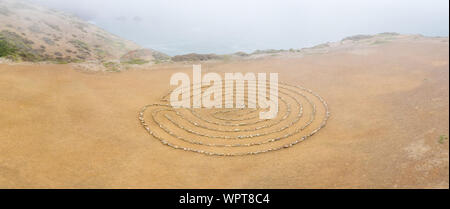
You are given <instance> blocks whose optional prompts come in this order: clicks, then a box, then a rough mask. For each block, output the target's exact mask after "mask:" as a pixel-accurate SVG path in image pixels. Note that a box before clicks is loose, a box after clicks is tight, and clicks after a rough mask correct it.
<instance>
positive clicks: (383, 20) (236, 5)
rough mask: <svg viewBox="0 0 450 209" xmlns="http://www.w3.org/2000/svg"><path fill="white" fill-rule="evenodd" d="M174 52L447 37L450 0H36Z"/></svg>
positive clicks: (220, 52) (144, 43) (125, 35)
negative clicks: (388, 35) (371, 37)
mask: <svg viewBox="0 0 450 209" xmlns="http://www.w3.org/2000/svg"><path fill="white" fill-rule="evenodd" d="M32 1H35V2H39V3H41V4H44V5H46V6H48V7H51V8H54V9H59V10H64V11H66V12H70V13H72V14H75V15H77V16H79V17H81V18H82V19H84V20H87V21H89V22H91V23H93V24H96V25H98V26H100V27H102V28H104V29H106V30H107V31H110V32H112V33H114V34H116V35H119V36H121V37H124V38H126V39H129V40H132V41H134V42H136V43H138V44H139V45H141V46H143V47H148V48H153V49H156V50H159V51H162V52H165V53H167V54H170V55H176V54H185V53H191V52H196V53H218V54H224V53H233V52H237V51H245V52H252V51H254V50H256V49H289V48H303V47H310V46H313V45H316V44H320V43H324V42H328V41H338V40H340V39H342V38H344V37H346V36H350V35H356V34H375V33H381V32H398V33H405V34H423V35H427V36H448V33H449V26H448V24H449V13H448V10H449V2H448V0H370V1H369V0H339V1H336V0H320V1H313V0H310V1H292V0H285V1H283V0H221V1H219V0H64V1H62V0H32Z"/></svg>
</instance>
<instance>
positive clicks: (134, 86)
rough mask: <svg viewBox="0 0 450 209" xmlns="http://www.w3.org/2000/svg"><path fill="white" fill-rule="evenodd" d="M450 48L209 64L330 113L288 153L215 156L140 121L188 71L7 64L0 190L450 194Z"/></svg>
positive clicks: (0, 67)
mask: <svg viewBox="0 0 450 209" xmlns="http://www.w3.org/2000/svg"><path fill="white" fill-rule="evenodd" d="M448 50H449V45H448V39H447V41H428V42H427V41H424V42H411V43H407V42H393V43H388V44H382V45H379V46H376V47H369V48H364V49H355V50H343V51H336V52H333V53H326V54H316V55H309V56H302V57H296V56H292V57H289V56H281V57H269V58H264V59H259V60H247V61H233V62H225V63H204V64H203V69H204V71H214V72H230V71H241V72H246V71H248V72H278V73H279V75H280V81H284V82H287V83H291V84H298V85H302V86H305V87H307V88H310V89H312V90H314V91H315V92H317V93H318V94H320V95H321V96H322V97H323V98H325V99H326V101H327V102H328V105H329V107H330V111H331V113H332V115H331V118H330V120H329V121H328V124H327V126H326V127H325V128H323V129H322V130H320V132H318V133H317V134H316V135H314V136H313V137H311V138H310V139H308V140H306V141H304V142H302V143H300V144H298V145H295V146H294V147H292V148H289V149H283V150H281V151H275V152H270V153H265V154H259V155H252V156H240V157H220V156H206V155H202V154H197V153H191V152H185V151H182V150H175V149H173V148H170V147H168V146H164V145H162V144H161V143H160V142H159V141H158V140H157V139H155V138H153V137H151V136H150V135H149V134H148V133H147V132H145V130H144V129H143V128H142V126H141V125H140V123H139V120H138V119H137V115H138V112H139V111H140V109H141V108H142V106H144V105H146V104H151V103H155V102H158V101H159V100H160V98H161V96H163V95H165V94H166V93H167V90H168V88H169V78H170V76H171V75H172V74H173V73H175V72H191V70H192V67H191V66H190V65H187V64H186V65H169V66H160V67H158V66H155V67H152V69H148V70H129V71H125V72H120V73H99V72H97V73H87V72H80V71H76V70H73V69H71V68H70V67H69V66H68V65H21V64H18V65H10V64H0V110H1V111H0V188H448V187H449V155H448V153H449V144H448V140H444V141H441V142H442V143H441V142H439V139H440V136H441V135H445V136H448V134H449V130H448V126H449V80H448V79H449V64H448V62H449V59H448V56H449V54H448Z"/></svg>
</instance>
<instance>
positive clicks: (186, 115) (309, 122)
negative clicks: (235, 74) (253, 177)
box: [139, 82, 330, 156]
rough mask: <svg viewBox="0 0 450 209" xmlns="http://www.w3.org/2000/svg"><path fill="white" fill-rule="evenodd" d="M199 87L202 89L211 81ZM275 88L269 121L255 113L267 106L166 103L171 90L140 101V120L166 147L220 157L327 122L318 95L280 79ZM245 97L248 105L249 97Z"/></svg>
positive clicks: (286, 142) (296, 136) (295, 136)
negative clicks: (155, 100)
mask: <svg viewBox="0 0 450 209" xmlns="http://www.w3.org/2000/svg"><path fill="white" fill-rule="evenodd" d="M222 83H225V82H222ZM267 86H268V85H267ZM201 88H202V92H203V91H204V90H205V89H206V88H209V86H203V87H201ZM191 89H192V85H191ZM278 90H279V92H278V98H279V100H278V101H279V102H278V103H279V104H278V114H277V117H276V118H274V119H270V120H267V119H263V120H262V119H260V118H259V112H260V111H267V110H268V109H261V108H232V109H230V108H198V109H197V108H172V107H171V105H170V103H169V102H168V98H169V97H170V93H171V91H170V92H169V93H168V94H167V95H165V96H164V97H163V101H164V103H161V104H150V105H146V106H144V107H143V108H142V110H141V111H140V113H139V120H140V122H141V124H142V126H143V127H144V128H145V130H147V131H148V133H150V134H151V135H152V136H153V137H155V138H157V139H158V140H160V141H161V143H163V144H165V145H167V146H170V147H172V148H175V149H181V150H185V151H191V152H197V153H202V154H206V155H219V156H239V155H253V154H260V153H265V152H269V151H275V150H280V149H284V148H289V147H292V146H293V145H296V144H298V143H299V142H302V141H304V140H305V139H307V138H308V137H310V136H312V135H314V134H315V133H317V132H318V131H319V130H320V129H322V128H323V127H325V125H326V122H327V120H328V118H329V116H330V113H329V111H328V105H327V103H326V102H325V101H324V100H323V99H322V97H320V96H319V95H318V94H316V93H314V92H313V91H311V90H309V89H306V88H303V87H300V86H293V85H289V84H285V83H279V84H278ZM244 91H245V92H240V91H239V90H236V89H235V92H234V94H235V95H236V94H244V96H245V95H246V91H247V88H245V89H244ZM223 92H224V91H223ZM256 92H257V91H256ZM269 92H270V91H267V93H269ZM257 94H258V92H257ZM224 96H225V95H222V97H223V98H224ZM244 98H245V103H246V105H247V104H248V103H249V101H248V98H247V97H244ZM268 98H269V95H268V96H267V99H268ZM192 99H193V96H192V95H191V100H192ZM222 101H225V100H224V99H223V100H222ZM223 104H224V103H223ZM223 106H224V105H223ZM256 106H258V105H256Z"/></svg>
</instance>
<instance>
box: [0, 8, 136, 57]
mask: <svg viewBox="0 0 450 209" xmlns="http://www.w3.org/2000/svg"><path fill="white" fill-rule="evenodd" d="M140 48H141V47H139V46H138V45H137V44H135V43H133V42H131V41H128V40H124V39H122V38H120V37H118V36H115V35H113V34H111V33H108V32H107V31H105V30H103V29H101V28H99V27H97V26H95V25H93V24H90V23H87V22H85V21H83V20H82V19H80V18H77V17H75V16H72V15H70V14H66V13H64V12H60V11H55V10H52V9H47V8H45V7H42V6H39V5H34V4H30V3H29V2H25V1H17V0H0V57H8V58H10V59H12V60H16V61H59V62H77V61H89V60H100V61H103V60H117V59H119V58H120V57H121V56H123V55H124V54H126V53H127V52H129V51H132V50H137V49H140Z"/></svg>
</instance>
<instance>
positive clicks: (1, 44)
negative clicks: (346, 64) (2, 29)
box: [0, 40, 17, 57]
mask: <svg viewBox="0 0 450 209" xmlns="http://www.w3.org/2000/svg"><path fill="white" fill-rule="evenodd" d="M16 53H17V49H16V48H15V47H14V46H12V45H10V44H9V43H8V42H6V41H5V40H0V57H6V56H11V55H15V54H16Z"/></svg>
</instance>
